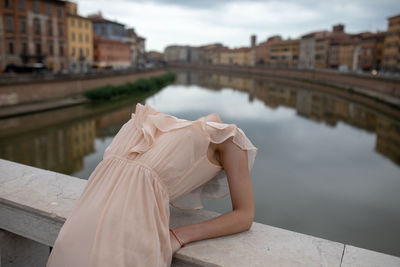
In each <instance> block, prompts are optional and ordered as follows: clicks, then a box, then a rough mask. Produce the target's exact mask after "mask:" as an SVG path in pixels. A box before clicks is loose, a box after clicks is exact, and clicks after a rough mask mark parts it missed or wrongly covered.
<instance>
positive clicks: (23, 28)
mask: <svg viewBox="0 0 400 267" xmlns="http://www.w3.org/2000/svg"><path fill="white" fill-rule="evenodd" d="M19 31H20V32H21V33H26V21H25V18H24V17H20V18H19Z"/></svg>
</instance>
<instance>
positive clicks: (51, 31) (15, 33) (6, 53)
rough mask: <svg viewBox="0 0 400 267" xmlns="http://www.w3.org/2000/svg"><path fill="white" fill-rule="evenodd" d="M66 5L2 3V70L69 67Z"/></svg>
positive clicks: (21, 0)
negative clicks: (19, 67)
mask: <svg viewBox="0 0 400 267" xmlns="http://www.w3.org/2000/svg"><path fill="white" fill-rule="evenodd" d="M66 13H67V12H66V5H65V2H64V1H60V0H46V1H45V0H18V1H11V0H6V1H1V4H0V21H1V22H2V25H3V27H0V71H4V70H5V69H6V68H7V66H10V65H17V66H32V65H44V66H45V67H47V68H48V69H49V70H50V71H52V72H59V71H61V70H62V69H63V68H65V67H66V66H67V42H66Z"/></svg>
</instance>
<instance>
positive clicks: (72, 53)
mask: <svg viewBox="0 0 400 267" xmlns="http://www.w3.org/2000/svg"><path fill="white" fill-rule="evenodd" d="M71 56H75V47H72V51H71Z"/></svg>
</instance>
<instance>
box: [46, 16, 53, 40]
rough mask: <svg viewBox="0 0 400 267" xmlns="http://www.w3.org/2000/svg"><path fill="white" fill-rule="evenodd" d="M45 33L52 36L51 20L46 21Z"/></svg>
mask: <svg viewBox="0 0 400 267" xmlns="http://www.w3.org/2000/svg"><path fill="white" fill-rule="evenodd" d="M47 33H48V35H49V36H53V23H52V22H51V20H48V21H47Z"/></svg>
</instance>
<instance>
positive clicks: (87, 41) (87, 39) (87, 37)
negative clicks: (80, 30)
mask: <svg viewBox="0 0 400 267" xmlns="http://www.w3.org/2000/svg"><path fill="white" fill-rule="evenodd" d="M86 43H89V34H86Z"/></svg>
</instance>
